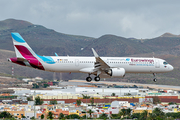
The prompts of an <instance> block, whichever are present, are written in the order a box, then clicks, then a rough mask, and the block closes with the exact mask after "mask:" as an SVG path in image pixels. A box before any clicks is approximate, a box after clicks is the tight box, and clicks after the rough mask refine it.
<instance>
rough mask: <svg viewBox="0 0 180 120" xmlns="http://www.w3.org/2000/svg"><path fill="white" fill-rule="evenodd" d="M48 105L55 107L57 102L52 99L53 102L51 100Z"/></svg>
mask: <svg viewBox="0 0 180 120" xmlns="http://www.w3.org/2000/svg"><path fill="white" fill-rule="evenodd" d="M49 104H50V105H55V104H57V100H55V99H54V100H51V101H50V103H49Z"/></svg>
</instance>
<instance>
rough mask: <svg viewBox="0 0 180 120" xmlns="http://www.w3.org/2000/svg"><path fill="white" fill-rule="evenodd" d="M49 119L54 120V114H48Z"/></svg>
mask: <svg viewBox="0 0 180 120" xmlns="http://www.w3.org/2000/svg"><path fill="white" fill-rule="evenodd" d="M47 118H48V119H50V120H52V119H53V118H54V117H53V113H52V112H48V115H47Z"/></svg>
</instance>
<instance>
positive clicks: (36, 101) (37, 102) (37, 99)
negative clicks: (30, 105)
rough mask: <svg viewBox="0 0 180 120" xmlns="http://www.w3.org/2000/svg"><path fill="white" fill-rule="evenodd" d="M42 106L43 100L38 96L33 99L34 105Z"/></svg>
mask: <svg viewBox="0 0 180 120" xmlns="http://www.w3.org/2000/svg"><path fill="white" fill-rule="evenodd" d="M42 104H43V100H42V99H41V98H40V97H39V96H37V97H36V98H35V105H42Z"/></svg>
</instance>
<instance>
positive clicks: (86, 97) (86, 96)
mask: <svg viewBox="0 0 180 120" xmlns="http://www.w3.org/2000/svg"><path fill="white" fill-rule="evenodd" d="M82 96H83V99H89V98H90V96H88V95H84V94H82Z"/></svg>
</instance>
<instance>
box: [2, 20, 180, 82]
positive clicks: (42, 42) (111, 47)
mask: <svg viewBox="0 0 180 120" xmlns="http://www.w3.org/2000/svg"><path fill="white" fill-rule="evenodd" d="M11 32H18V33H20V34H21V35H22V37H23V38H24V39H25V40H26V41H27V43H28V44H29V45H30V46H31V47H32V49H33V50H34V51H35V52H36V53H37V54H39V55H54V53H55V52H56V53H57V54H58V55H59V56H62V55H70V56H93V54H92V50H91V48H94V49H95V50H96V51H97V53H98V54H99V55H100V56H117V57H121V56H138V57H153V56H154V57H159V58H163V59H166V60H167V61H168V62H169V63H170V64H172V65H173V66H175V70H174V71H173V72H170V73H168V74H160V76H161V77H159V79H160V81H161V82H162V83H164V84H170V83H169V82H167V80H166V81H163V80H164V79H169V80H171V81H172V83H177V81H178V80H179V78H180V76H179V72H180V71H179V70H180V69H179V68H180V61H179V59H180V37H179V36H178V35H173V34H170V33H165V34H163V35H161V36H160V37H156V38H153V39H143V40H138V39H135V38H133V39H132V38H131V39H130V38H124V37H120V36H116V35H109V34H108V35H103V36H101V37H99V38H93V37H86V36H76V35H69V34H64V33H59V32H56V31H54V30H52V29H48V28H45V27H44V26H41V25H34V24H32V23H30V22H27V21H23V20H15V19H7V20H4V21H0V42H1V44H0V73H7V74H11V67H12V66H14V68H15V70H14V72H15V75H18V76H26V77H36V76H40V77H43V78H45V79H52V78H53V73H51V72H46V71H40V70H35V69H32V68H28V67H22V66H18V65H15V64H12V63H9V62H7V58H9V57H14V56H15V53H14V47H13V44H12V38H11V34H10V33H11ZM57 76H59V74H57ZM86 76H87V75H86V74H74V73H72V74H71V75H69V73H63V79H85V77H86ZM152 78H153V77H152V75H151V77H150V75H140V76H139V75H138V76H137V75H126V77H125V78H124V79H111V80H120V81H127V80H128V81H130V82H134V81H135V82H141V83H142V82H143V83H151V81H152ZM173 81H174V82H173ZM157 84H158V82H157Z"/></svg>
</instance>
